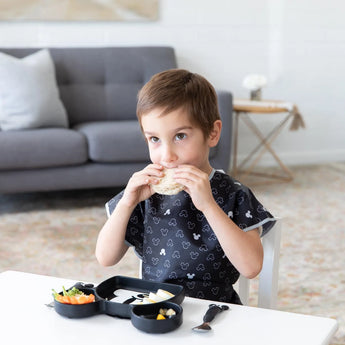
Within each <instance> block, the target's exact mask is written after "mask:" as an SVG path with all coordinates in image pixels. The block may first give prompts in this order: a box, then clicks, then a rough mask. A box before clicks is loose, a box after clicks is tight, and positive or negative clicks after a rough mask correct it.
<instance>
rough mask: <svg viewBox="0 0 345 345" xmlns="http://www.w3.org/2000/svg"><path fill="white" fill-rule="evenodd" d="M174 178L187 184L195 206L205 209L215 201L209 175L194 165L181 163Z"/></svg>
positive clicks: (186, 187) (186, 186) (187, 190)
mask: <svg viewBox="0 0 345 345" xmlns="http://www.w3.org/2000/svg"><path fill="white" fill-rule="evenodd" d="M174 178H175V180H176V181H177V182H179V183H181V184H182V185H184V186H185V191H186V192H187V193H188V194H189V195H190V197H191V198H192V201H193V203H194V205H195V207H196V208H197V209H198V210H200V211H202V212H203V211H204V209H205V208H207V206H208V205H210V203H214V202H215V201H214V198H213V195H212V191H211V185H210V181H209V176H208V174H206V173H205V172H203V171H201V170H200V169H198V168H196V167H194V166H192V165H180V166H178V168H177V169H176V170H175V175H174Z"/></svg>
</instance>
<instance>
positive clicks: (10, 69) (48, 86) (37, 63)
mask: <svg viewBox="0 0 345 345" xmlns="http://www.w3.org/2000/svg"><path fill="white" fill-rule="evenodd" d="M67 126H68V120H67V115H66V110H65V108H64V106H63V104H62V102H61V100H60V97H59V90H58V87H57V84H56V78H55V67H54V62H53V60H52V58H51V56H50V53H49V51H48V50H47V49H43V50H39V51H38V52H36V53H34V54H32V55H29V56H26V57H25V58H23V59H18V58H16V57H13V56H11V55H7V54H4V53H0V128H1V129H2V130H3V131H8V130H18V129H28V128H39V127H67Z"/></svg>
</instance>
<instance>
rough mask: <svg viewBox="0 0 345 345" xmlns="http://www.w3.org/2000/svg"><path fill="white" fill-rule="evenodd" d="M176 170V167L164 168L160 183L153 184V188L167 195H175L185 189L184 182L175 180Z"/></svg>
mask: <svg viewBox="0 0 345 345" xmlns="http://www.w3.org/2000/svg"><path fill="white" fill-rule="evenodd" d="M174 170H175V169H166V168H164V170H163V172H164V176H163V177H162V178H161V179H160V181H159V183H158V184H153V185H152V189H153V190H154V191H155V192H156V193H158V194H165V195H175V194H177V193H179V192H181V191H182V190H183V189H184V186H183V185H182V184H180V183H177V182H176V181H175V180H174V178H173V176H174Z"/></svg>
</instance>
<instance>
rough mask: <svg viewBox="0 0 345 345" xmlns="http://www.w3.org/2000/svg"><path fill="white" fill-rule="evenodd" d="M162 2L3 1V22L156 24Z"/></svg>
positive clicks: (0, 0)
mask: <svg viewBox="0 0 345 345" xmlns="http://www.w3.org/2000/svg"><path fill="white" fill-rule="evenodd" d="M158 2H159V0H0V20H2V21H4V20H6V21H12V20H15V21H154V20H157V19H158Z"/></svg>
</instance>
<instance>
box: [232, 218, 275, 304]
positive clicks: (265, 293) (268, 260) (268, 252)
mask: <svg viewBox="0 0 345 345" xmlns="http://www.w3.org/2000/svg"><path fill="white" fill-rule="evenodd" d="M281 223H282V221H281V220H280V219H279V220H277V222H276V224H275V225H274V227H273V228H272V229H271V231H269V232H268V234H266V235H265V236H263V238H262V246H263V248H264V261H263V266H262V270H261V272H260V275H259V290H258V307H259V308H266V309H275V308H276V306H277V296H278V276H279V255H280V238H281V226H282V224H281ZM249 286H250V279H247V278H245V277H243V276H240V278H239V280H238V294H239V296H240V298H241V301H242V303H243V304H244V305H248V301H249Z"/></svg>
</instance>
